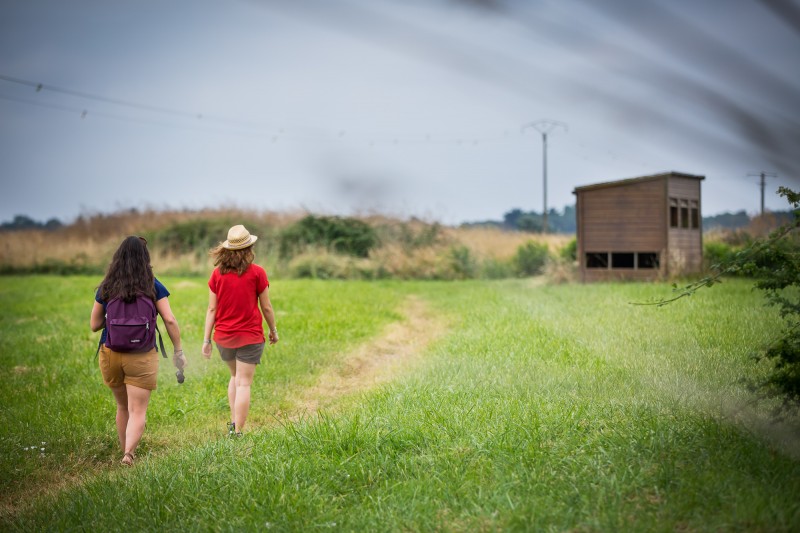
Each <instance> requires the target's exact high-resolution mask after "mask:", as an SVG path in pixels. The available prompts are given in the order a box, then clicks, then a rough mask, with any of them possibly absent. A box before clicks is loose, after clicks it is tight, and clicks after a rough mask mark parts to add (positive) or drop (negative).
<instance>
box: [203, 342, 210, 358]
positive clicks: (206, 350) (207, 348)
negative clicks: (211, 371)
mask: <svg viewBox="0 0 800 533" xmlns="http://www.w3.org/2000/svg"><path fill="white" fill-rule="evenodd" d="M202 353H203V357H205V358H206V359H208V358H210V357H211V343H210V342H204V343H203V349H202Z"/></svg>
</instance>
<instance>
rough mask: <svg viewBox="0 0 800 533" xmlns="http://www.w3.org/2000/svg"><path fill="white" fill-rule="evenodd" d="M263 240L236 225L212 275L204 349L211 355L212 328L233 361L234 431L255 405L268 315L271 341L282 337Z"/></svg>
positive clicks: (222, 350)
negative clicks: (260, 259)
mask: <svg viewBox="0 0 800 533" xmlns="http://www.w3.org/2000/svg"><path fill="white" fill-rule="evenodd" d="M256 240H258V237H257V236H255V235H250V232H248V231H247V229H245V227H244V226H242V225H238V226H233V227H232V228H231V229H230V230H229V231H228V239H227V240H226V241H225V242H221V243H220V244H219V245H218V246H217V247H216V248H214V249H213V250H211V256H212V257H213V258H214V266H215V267H216V268H215V269H214V272H212V273H211V279H209V280H208V288H209V293H208V311H207V312H206V326H205V333H204V335H203V355H204V356H205V358H206V359H208V358H209V357H211V332H212V330H213V331H214V341H215V342H216V343H217V350H219V354H220V356H221V357H222V360H223V361H225V363H226V364H227V365H228V368H229V369H230V372H231V379H230V382H228V403H229V404H230V407H231V421H230V422H228V434H229V435H230V436H237V437H238V436H241V434H242V430H243V429H244V425H245V421H246V420H247V413H248V411H250V385H251V384H252V383H253V375H254V374H255V371H256V365H257V364H258V363H260V362H261V355H262V354H263V353H264V345H265V338H264V328H263V327H262V325H261V317H262V315H263V317H264V320H266V322H267V325H268V326H269V343H270V344H275V343H276V342H278V330H277V328H276V327H275V312H274V311H273V310H272V303H270V301H269V280H267V273H266V272H265V271H264V269H263V268H261V267H260V266H258V265H256V264H254V263H253V260H254V259H255V255H254V254H253V244H254V243H255V242H256Z"/></svg>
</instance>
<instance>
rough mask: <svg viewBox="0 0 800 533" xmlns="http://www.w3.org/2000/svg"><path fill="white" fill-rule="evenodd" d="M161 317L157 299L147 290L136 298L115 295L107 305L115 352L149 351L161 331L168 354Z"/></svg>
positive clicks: (109, 341) (110, 345) (108, 337)
mask: <svg viewBox="0 0 800 533" xmlns="http://www.w3.org/2000/svg"><path fill="white" fill-rule="evenodd" d="M157 317H158V312H157V311H156V305H155V303H153V300H151V299H150V298H149V297H147V296H145V295H143V294H140V295H139V296H137V297H136V299H135V300H133V301H132V302H125V301H124V300H122V299H121V298H112V299H111V300H110V301H109V302H108V305H106V346H107V347H108V348H110V349H112V350H114V351H115V352H149V351H150V350H152V349H153V348H154V347H155V345H156V333H158V340H159V341H160V343H161V344H160V345H161V354H162V355H163V356H164V357H166V356H167V355H166V353H165V352H164V341H162V340H161V332H160V331H158V324H157V323H156V319H157Z"/></svg>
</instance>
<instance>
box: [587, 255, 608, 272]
mask: <svg viewBox="0 0 800 533" xmlns="http://www.w3.org/2000/svg"><path fill="white" fill-rule="evenodd" d="M586 268H608V252H588V253H587V254H586Z"/></svg>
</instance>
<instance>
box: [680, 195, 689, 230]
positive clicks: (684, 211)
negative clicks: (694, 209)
mask: <svg viewBox="0 0 800 533" xmlns="http://www.w3.org/2000/svg"><path fill="white" fill-rule="evenodd" d="M681 227H682V228H688V227H689V201H688V200H681Z"/></svg>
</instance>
